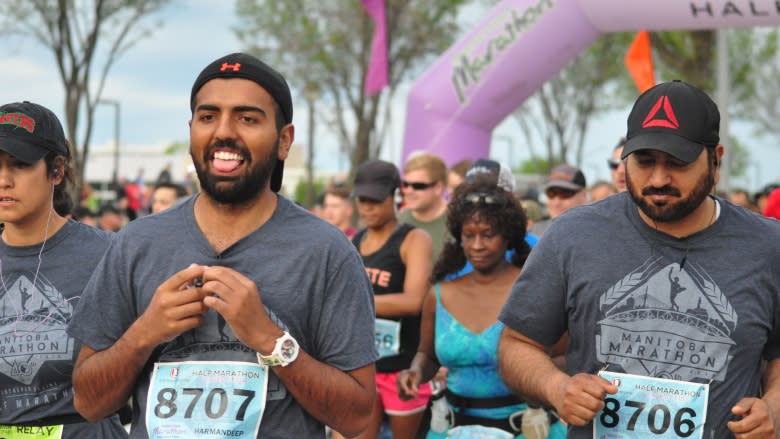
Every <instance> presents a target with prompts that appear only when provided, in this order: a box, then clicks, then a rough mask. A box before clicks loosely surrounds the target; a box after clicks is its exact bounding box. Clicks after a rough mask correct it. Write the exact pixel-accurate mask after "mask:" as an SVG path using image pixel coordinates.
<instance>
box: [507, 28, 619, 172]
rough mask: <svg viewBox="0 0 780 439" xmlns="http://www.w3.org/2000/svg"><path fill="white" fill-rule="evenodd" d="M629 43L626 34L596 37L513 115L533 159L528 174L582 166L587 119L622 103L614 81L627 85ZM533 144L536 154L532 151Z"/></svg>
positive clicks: (588, 120)
mask: <svg viewBox="0 0 780 439" xmlns="http://www.w3.org/2000/svg"><path fill="white" fill-rule="evenodd" d="M630 41H631V35H629V34H624V33H616V34H607V35H603V36H601V37H600V38H599V39H598V40H597V41H596V42H595V43H593V44H592V45H591V46H590V47H589V48H587V49H586V50H585V51H583V52H582V53H581V54H580V55H578V56H577V57H576V58H575V59H574V60H572V61H571V62H570V63H569V64H568V65H567V66H566V67H564V68H563V69H562V70H561V71H560V72H559V73H558V74H557V75H556V76H555V77H554V78H552V79H550V80H549V81H547V82H546V83H544V84H543V85H542V87H541V88H540V89H539V90H537V92H536V93H534V94H533V95H532V96H531V97H530V98H529V99H528V100H527V101H526V102H525V103H523V105H522V106H521V107H520V108H518V109H517V110H516V111H515V112H514V113H513V117H514V119H515V121H516V122H517V123H518V125H519V126H520V128H521V131H522V133H523V136H524V137H525V140H526V144H527V145H529V148H531V154H532V157H534V158H535V159H534V160H531V161H529V162H528V163H527V165H528V166H534V167H536V169H533V172H534V173H538V174H546V173H547V172H548V171H549V167H550V166H554V165H555V164H558V163H563V162H566V163H571V164H574V165H577V166H580V165H581V164H582V159H583V147H584V144H585V136H586V134H587V132H588V129H589V128H590V122H591V120H592V118H593V117H594V116H596V115H598V114H600V113H602V112H604V111H606V110H609V109H612V108H616V107H617V106H619V105H621V104H625V103H626V102H627V99H626V97H625V93H622V90H624V89H625V88H626V87H627V85H625V86H623V88H620V87H616V82H617V81H620V80H622V81H624V82H626V84H628V82H627V81H628V80H627V77H621V75H622V72H623V71H624V70H625V67H623V63H622V59H623V56H624V54H625V51H626V48H627V47H628V45H629V44H630ZM616 60H620V61H616ZM619 135H620V134H617V133H616V140H617V137H619ZM537 139H539V140H541V143H542V144H543V148H544V152H543V153H542V154H539V153H538V152H537V151H536V150H535V149H534V147H533V145H534V144H535V143H536V142H537V141H538V140H537ZM540 157H541V159H539V158H540Z"/></svg>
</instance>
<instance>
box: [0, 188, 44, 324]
mask: <svg viewBox="0 0 780 439" xmlns="http://www.w3.org/2000/svg"><path fill="white" fill-rule="evenodd" d="M50 206H51V208H50V209H49V217H48V218H47V219H46V227H45V228H44V232H43V242H42V243H41V248H40V249H39V250H38V265H37V266H36V267H35V274H34V275H33V281H32V284H33V286H35V285H36V282H38V273H39V272H40V271H41V264H42V263H43V249H44V247H45V246H46V241H47V240H48V239H49V224H51V217H52V211H53V210H54V183H52V185H51V203H50ZM0 283H1V284H2V285H3V291H4V292H5V293H6V294H7V293H8V287H7V286H6V285H5V277H4V276H3V261H2V258H0ZM23 311H24V310H22V311H17V312H16V321H15V322H14V325H13V326H14V328H13V333H14V335H17V334H16V328H15V327H16V323H18V322H19V320H20V319H21V318H22V317H23V316H22V312H23Z"/></svg>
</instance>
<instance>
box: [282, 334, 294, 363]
mask: <svg viewBox="0 0 780 439" xmlns="http://www.w3.org/2000/svg"><path fill="white" fill-rule="evenodd" d="M296 348H297V346H296V345H295V341H294V340H293V339H292V338H285V339H284V341H282V346H281V347H280V348H279V354H280V355H281V356H282V360H283V361H285V362H289V361H292V360H294V359H295V357H296V355H295V354H296V351H297V349H296Z"/></svg>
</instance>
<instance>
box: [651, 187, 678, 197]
mask: <svg viewBox="0 0 780 439" xmlns="http://www.w3.org/2000/svg"><path fill="white" fill-rule="evenodd" d="M642 195H645V196H647V195H672V196H676V197H679V196H680V191H678V190H677V189H675V188H673V187H671V186H663V187H646V188H644V189H642Z"/></svg>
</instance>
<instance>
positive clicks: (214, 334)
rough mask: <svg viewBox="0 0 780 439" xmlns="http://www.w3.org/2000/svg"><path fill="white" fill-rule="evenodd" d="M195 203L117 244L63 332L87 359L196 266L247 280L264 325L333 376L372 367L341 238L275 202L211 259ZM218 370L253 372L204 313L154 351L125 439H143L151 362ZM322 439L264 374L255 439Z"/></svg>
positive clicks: (352, 255)
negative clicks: (231, 366)
mask: <svg viewBox="0 0 780 439" xmlns="http://www.w3.org/2000/svg"><path fill="white" fill-rule="evenodd" d="M196 198H197V196H194V197H191V198H190V199H188V200H186V201H185V202H183V203H181V204H179V205H177V206H174V207H172V208H170V209H168V210H166V211H163V212H161V213H159V214H156V215H151V216H147V217H143V218H140V219H137V220H135V221H132V222H131V223H130V224H128V225H127V226H126V228H125V229H124V230H122V231H120V232H119V233H118V234H117V237H116V239H115V240H114V242H113V243H112V245H111V246H110V247H109V249H108V251H107V253H106V256H105V258H104V259H103V260H102V261H101V263H100V265H99V266H98V268H97V269H96V271H95V276H93V278H92V279H91V281H90V283H89V285H88V286H87V288H86V291H85V294H84V299H85V300H82V301H81V305H80V306H79V307H78V308H77V310H76V313H75V318H74V321H73V322H72V323H71V325H70V327H69V328H68V330H69V332H70V333H71V334H72V335H73V336H74V337H76V338H77V339H79V340H81V341H82V343H84V344H86V345H88V346H90V347H91V348H93V349H96V350H104V349H107V348H109V347H110V346H111V345H113V343H114V342H115V341H116V340H117V339H119V338H120V337H121V336H122V335H123V334H124V333H125V331H126V330H127V328H128V327H129V326H130V325H131V324H132V323H133V321H135V320H136V319H137V318H138V317H139V316H140V315H141V314H142V313H143V311H144V310H145V309H146V307H147V306H148V304H149V302H150V301H151V299H152V296H153V295H154V292H155V290H156V289H157V287H158V286H159V285H160V284H161V283H163V282H164V281H165V280H166V279H168V278H169V277H170V276H172V275H173V274H174V273H176V272H178V271H180V270H182V269H184V268H186V267H187V266H189V265H190V264H192V263H196V264H202V265H212V266H215V265H221V266H227V267H231V268H233V269H235V270H237V271H239V272H241V273H243V274H245V275H247V276H248V277H250V278H251V279H253V280H254V281H255V282H256V283H257V287H258V290H259V291H260V295H261V296H262V300H263V303H264V304H265V306H266V308H267V309H269V310H270V313H271V318H272V319H273V320H275V322H276V323H277V324H278V325H280V326H281V327H282V328H284V329H286V330H287V331H289V333H290V334H291V335H292V336H293V337H294V338H295V339H296V340H297V341H298V343H299V344H300V346H301V349H302V350H304V351H305V352H307V353H308V354H310V355H311V356H313V357H314V358H316V359H317V360H319V361H322V362H324V363H327V364H329V365H331V366H333V367H336V368H338V369H341V370H352V369H356V368H359V367H362V366H365V365H367V364H371V363H373V362H374V361H376V359H377V352H376V349H375V346H374V302H373V294H372V292H371V285H370V284H369V283H368V278H367V277H366V273H365V270H364V268H363V264H362V262H361V260H360V256H359V255H358V253H357V251H356V250H355V248H354V247H353V246H352V245H351V244H350V242H349V241H348V240H347V239H346V238H345V237H344V236H343V233H341V231H339V230H338V229H337V228H335V227H333V226H331V225H330V224H327V223H326V222H324V221H322V220H320V219H318V218H316V217H315V216H314V215H312V214H311V213H309V212H307V211H305V210H304V209H302V208H300V207H298V206H296V205H295V204H293V203H292V202H291V201H290V200H288V199H286V198H284V197H282V196H279V203H278V206H277V208H276V210H275V211H274V213H273V215H272V216H271V218H270V219H269V220H268V222H266V223H265V224H264V225H263V226H262V227H260V228H259V229H257V230H255V231H254V232H252V233H251V234H249V235H248V236H246V237H244V238H243V239H241V240H240V241H238V242H237V243H235V244H234V245H233V246H231V247H230V248H228V249H227V250H225V251H224V252H222V253H221V254H217V253H215V252H214V250H213V248H212V247H211V245H210V244H209V243H208V241H207V240H206V238H205V236H204V235H203V233H201V231H200V229H199V228H198V225H197V224H196V222H195V218H194V215H193V205H194V202H195V199H196ZM218 360H220V361H221V360H230V361H241V362H248V363H253V364H257V357H256V354H255V352H254V351H253V350H251V349H250V348H248V347H247V346H244V345H243V344H241V343H240V342H239V341H238V339H237V338H236V336H235V335H234V334H233V333H232V331H231V330H230V327H229V325H226V324H225V322H224V319H222V318H221V317H220V316H219V315H218V313H216V312H215V311H213V310H210V311H208V312H207V314H206V319H205V322H204V323H203V324H202V325H201V326H200V327H198V328H196V329H194V330H191V331H188V332H185V333H184V334H182V335H180V336H179V337H177V338H176V339H174V340H173V341H171V342H170V343H166V344H164V345H161V346H159V347H158V349H157V350H156V351H155V354H154V355H153V358H151V359H150V360H149V362H148V363H147V365H146V366H145V368H144V371H143V372H142V374H141V376H140V377H139V378H138V383H137V386H136V389H135V391H134V393H133V424H132V427H131V432H130V437H131V438H146V437H147V432H146V425H145V419H144V418H145V415H146V411H147V407H146V402H147V391H148V388H149V380H150V373H151V372H152V370H153V367H154V363H155V362H156V361H160V362H178V361H218ZM204 399H205V396H204ZM149 410H151V408H149ZM324 436H325V430H324V426H323V425H322V423H320V422H319V421H317V420H316V419H315V418H314V417H312V416H311V415H309V414H308V413H307V412H306V411H305V410H304V409H303V407H302V406H301V405H299V404H298V403H297V402H296V401H295V399H293V396H292V394H290V392H288V391H287V389H286V388H285V387H284V385H283V384H282V382H281V381H280V380H279V379H278V378H277V377H276V376H275V375H274V374H273V373H270V377H269V382H268V401H267V405H266V408H265V412H264V413H263V417H262V423H261V425H260V431H259V434H258V437H261V438H263V439H268V438H279V439H282V438H293V437H294V438H323V437H324Z"/></svg>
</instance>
